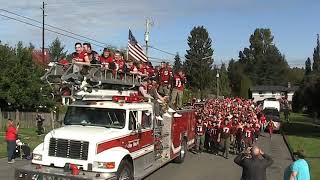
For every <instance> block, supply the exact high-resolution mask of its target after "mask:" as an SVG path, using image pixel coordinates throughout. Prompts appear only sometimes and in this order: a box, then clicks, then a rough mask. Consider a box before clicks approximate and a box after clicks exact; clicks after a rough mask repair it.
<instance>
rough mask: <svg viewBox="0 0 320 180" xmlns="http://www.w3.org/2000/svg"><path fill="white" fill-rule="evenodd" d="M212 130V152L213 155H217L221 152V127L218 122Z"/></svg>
mask: <svg viewBox="0 0 320 180" xmlns="http://www.w3.org/2000/svg"><path fill="white" fill-rule="evenodd" d="M212 126H213V127H212V129H211V137H212V141H211V142H212V146H211V148H212V152H213V154H215V155H217V154H218V152H219V143H220V138H219V137H220V127H219V125H218V124H217V122H213V125H212Z"/></svg>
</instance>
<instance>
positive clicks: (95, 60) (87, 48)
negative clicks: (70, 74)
mask: <svg viewBox="0 0 320 180" xmlns="http://www.w3.org/2000/svg"><path fill="white" fill-rule="evenodd" d="M83 50H84V52H86V53H87V56H88V58H89V61H90V64H100V61H99V54H98V53H97V52H96V51H94V50H92V47H91V44H90V43H83Z"/></svg>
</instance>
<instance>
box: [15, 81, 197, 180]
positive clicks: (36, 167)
mask: <svg viewBox="0 0 320 180" xmlns="http://www.w3.org/2000/svg"><path fill="white" fill-rule="evenodd" d="M82 84H83V83H82ZM135 93H136V91H135V90H122V91H119V90H114V89H104V88H92V89H91V90H90V92H88V91H84V90H81V89H80V90H79V91H77V92H76V93H75V95H76V96H77V97H81V99H78V100H75V101H74V102H73V103H72V104H70V105H69V106H68V110H67V112H66V114H65V117H64V121H63V126H62V127H60V128H57V129H54V130H52V131H50V132H49V133H48V134H47V135H46V136H45V138H44V142H43V143H41V144H39V145H38V146H37V147H36V148H35V149H34V150H33V160H32V164H30V165H27V166H24V167H20V168H17V169H16V171H15V177H16V179H120V180H126V179H128V180H133V179H142V178H144V177H145V176H147V175H149V174H150V173H152V172H154V171H156V170H157V169H159V168H160V167H162V166H163V165H165V164H166V163H168V162H170V161H172V160H174V161H175V162H178V163H181V162H183V160H184V158H185V156H186V153H187V150H188V149H189V148H192V147H193V146H194V141H195V113H194V111H193V110H192V109H185V110H180V111H178V113H179V114H181V115H182V116H181V117H173V114H172V113H168V112H167V113H165V114H164V115H163V120H162V121H159V120H157V119H156V118H155V115H154V109H153V108H154V105H153V103H151V102H144V101H138V99H137V96H136V95H135Z"/></svg>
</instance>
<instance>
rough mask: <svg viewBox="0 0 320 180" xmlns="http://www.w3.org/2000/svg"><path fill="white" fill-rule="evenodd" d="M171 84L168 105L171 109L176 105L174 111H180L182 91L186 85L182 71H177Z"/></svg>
mask: <svg viewBox="0 0 320 180" xmlns="http://www.w3.org/2000/svg"><path fill="white" fill-rule="evenodd" d="M173 83H174V84H173V89H172V92H171V101H170V104H171V106H172V107H174V104H176V106H175V107H176V109H182V98H183V91H184V85H185V83H186V78H185V75H184V73H183V72H182V70H178V72H177V74H176V75H174V78H173Z"/></svg>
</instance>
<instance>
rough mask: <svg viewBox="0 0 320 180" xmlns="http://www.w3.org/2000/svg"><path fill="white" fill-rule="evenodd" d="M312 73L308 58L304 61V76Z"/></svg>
mask: <svg viewBox="0 0 320 180" xmlns="http://www.w3.org/2000/svg"><path fill="white" fill-rule="evenodd" d="M311 71H312V68H311V60H310V58H309V57H308V59H307V60H306V62H305V72H304V74H305V75H309V74H310V73H311Z"/></svg>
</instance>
